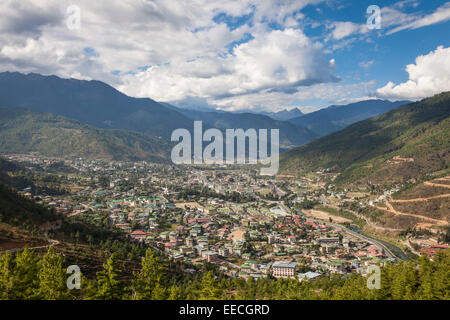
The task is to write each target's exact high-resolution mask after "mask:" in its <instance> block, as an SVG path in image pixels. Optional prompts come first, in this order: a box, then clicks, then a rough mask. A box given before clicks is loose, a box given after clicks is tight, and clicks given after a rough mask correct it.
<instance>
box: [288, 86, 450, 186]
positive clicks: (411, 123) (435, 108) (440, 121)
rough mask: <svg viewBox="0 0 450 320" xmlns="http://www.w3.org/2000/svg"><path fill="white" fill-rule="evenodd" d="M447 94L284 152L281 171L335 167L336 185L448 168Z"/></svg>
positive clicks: (449, 110)
mask: <svg viewBox="0 0 450 320" xmlns="http://www.w3.org/2000/svg"><path fill="white" fill-rule="evenodd" d="M449 160H450V92H446V93H441V94H438V95H436V96H433V97H431V98H428V99H424V100H422V101H419V102H415V103H411V104H408V105H405V106H402V107H399V108H397V109H394V110H392V111H389V112H387V113H385V114H382V115H380V116H376V117H374V118H371V119H368V120H365V121H361V122H358V123H355V124H353V125H351V126H349V127H347V128H346V129H344V130H341V131H339V132H336V133H334V134H331V135H329V136H326V137H323V138H321V139H318V140H315V141H313V142H311V143H309V144H307V145H304V146H301V147H298V148H296V149H294V150H291V151H289V152H287V153H285V154H284V155H283V156H282V158H281V163H280V168H281V171H282V172H290V173H301V172H305V171H310V170H316V169H318V168H333V167H334V168H337V169H338V170H340V172H341V175H340V176H339V177H338V179H337V180H336V183H338V184H348V183H354V182H368V181H370V182H371V183H374V184H390V183H394V182H402V181H404V180H405V179H409V178H412V177H415V178H420V177H422V176H424V175H425V174H427V173H430V172H434V171H438V170H443V169H446V168H448V164H449Z"/></svg>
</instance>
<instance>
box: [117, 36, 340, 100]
mask: <svg viewBox="0 0 450 320" xmlns="http://www.w3.org/2000/svg"><path fill="white" fill-rule="evenodd" d="M321 48H322V47H321V45H320V44H317V43H313V42H311V41H310V40H309V39H308V38H307V37H306V36H305V35H304V34H303V32H302V31H301V30H298V29H285V30H284V31H281V30H272V31H270V32H267V33H259V34H256V35H255V37H254V38H253V39H252V40H250V41H248V42H246V43H243V44H240V45H237V46H236V47H235V48H234V49H233V51H232V52H231V53H230V54H227V55H225V56H223V57H216V56H214V57H211V56H207V57H199V58H197V59H195V60H193V61H175V62H174V63H170V64H164V65H159V66H153V67H150V68H148V69H147V70H145V71H143V72H139V73H137V74H132V75H127V76H124V78H123V81H124V85H122V86H121V87H120V89H121V90H123V91H125V92H127V93H129V94H131V95H133V96H141V97H143V96H151V97H154V98H155V99H157V100H161V101H173V100H180V99H183V98H185V97H188V96H196V97H202V98H213V99H224V98H227V97H231V96H241V95H247V94H254V93H259V92H261V91H273V92H276V91H280V92H285V93H294V92H296V91H297V90H298V88H299V87H301V86H308V85H312V84H316V83H322V82H335V81H337V78H336V77H335V76H334V75H333V73H334V61H327V60H326V59H325V57H324V55H323V53H322V52H321Z"/></svg>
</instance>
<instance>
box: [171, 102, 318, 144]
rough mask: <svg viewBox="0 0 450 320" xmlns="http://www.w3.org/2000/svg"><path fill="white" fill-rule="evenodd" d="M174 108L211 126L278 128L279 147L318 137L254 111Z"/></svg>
mask: <svg viewBox="0 0 450 320" xmlns="http://www.w3.org/2000/svg"><path fill="white" fill-rule="evenodd" d="M171 107H172V108H175V109H174V110H177V111H178V112H180V113H181V114H183V115H185V116H186V117H189V118H190V119H192V120H202V121H203V122H204V123H206V124H208V125H209V126H211V127H213V128H218V129H220V130H225V129H227V128H242V129H244V130H247V129H250V128H254V129H280V147H281V148H282V149H283V148H284V149H288V148H292V147H295V146H298V145H302V144H304V143H306V142H309V141H312V140H314V139H315V138H317V137H318V135H317V134H315V133H313V132H312V131H310V130H309V129H306V128H304V127H302V126H297V125H294V124H292V123H289V122H287V121H280V120H275V119H273V118H271V117H269V116H267V115H263V114H254V113H249V112H245V113H231V112H218V111H196V110H188V109H182V108H176V107H174V106H171Z"/></svg>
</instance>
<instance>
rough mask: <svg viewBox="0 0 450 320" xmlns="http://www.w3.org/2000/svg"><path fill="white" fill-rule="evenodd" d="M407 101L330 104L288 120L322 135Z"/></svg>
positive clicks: (376, 100)
mask: <svg viewBox="0 0 450 320" xmlns="http://www.w3.org/2000/svg"><path fill="white" fill-rule="evenodd" d="M407 103H411V101H396V102H391V101H388V100H378V99H374V100H364V101H359V102H355V103H350V104H347V105H335V106H330V107H328V108H324V109H320V110H318V111H315V112H311V113H308V114H305V115H301V116H299V117H296V118H291V119H289V122H291V123H293V124H296V125H298V126H303V127H305V128H308V129H309V130H311V131H312V132H314V133H316V134H317V135H319V136H321V137H322V136H325V135H327V134H330V133H333V132H336V131H339V130H341V129H344V128H345V127H347V126H349V125H351V124H352V123H355V122H358V121H361V120H365V119H368V118H370V117H373V116H377V115H379V114H382V113H385V112H388V111H390V110H392V109H395V108H397V107H399V106H401V105H404V104H407Z"/></svg>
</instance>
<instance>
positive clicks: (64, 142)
mask: <svg viewBox="0 0 450 320" xmlns="http://www.w3.org/2000/svg"><path fill="white" fill-rule="evenodd" d="M33 152H35V153H37V154H40V155H44V156H49V157H61V158H70V157H82V158H87V159H104V160H132V161H136V160H147V161H154V162H164V161H166V160H167V159H168V154H169V152H170V143H168V142H166V141H165V140H163V139H160V138H155V137H152V136H149V135H145V134H142V133H138V132H133V131H124V130H109V129H98V128H95V127H92V126H89V125H86V124H83V123H81V122H79V121H76V120H71V119H67V118H64V117H61V116H55V115H52V114H47V113H41V112H37V111H31V110H26V109H21V108H0V153H18V154H22V153H33Z"/></svg>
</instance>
